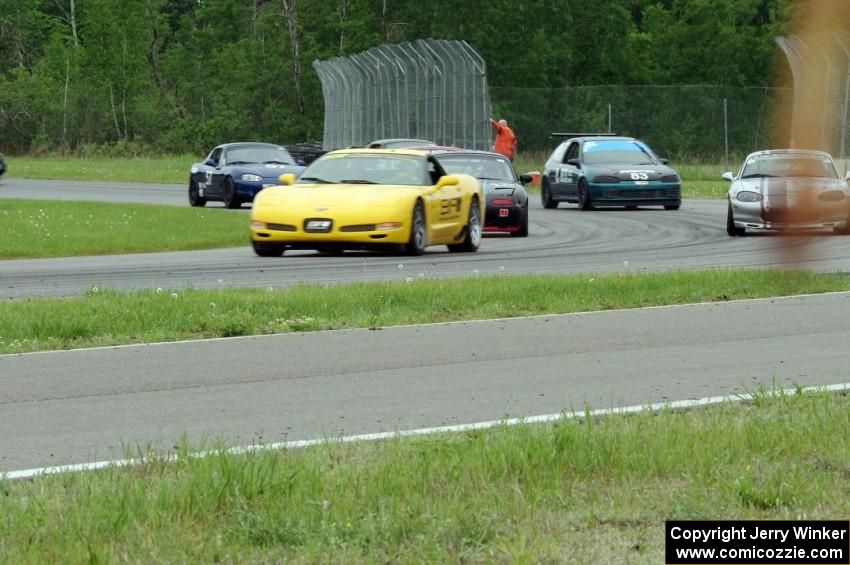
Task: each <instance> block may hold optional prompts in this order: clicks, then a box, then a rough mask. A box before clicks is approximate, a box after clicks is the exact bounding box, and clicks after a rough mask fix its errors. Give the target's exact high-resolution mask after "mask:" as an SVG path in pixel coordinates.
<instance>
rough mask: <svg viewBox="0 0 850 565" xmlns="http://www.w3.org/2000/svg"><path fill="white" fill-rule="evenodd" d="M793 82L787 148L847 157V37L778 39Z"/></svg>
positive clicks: (849, 79) (849, 35)
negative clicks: (799, 147) (800, 147)
mask: <svg viewBox="0 0 850 565" xmlns="http://www.w3.org/2000/svg"><path fill="white" fill-rule="evenodd" d="M776 44H777V45H778V46H779V47H780V49H782V52H783V53H784V54H785V57H786V59H787V60H788V66H789V67H790V69H791V76H792V78H793V80H794V100H793V105H792V111H791V116H792V124H791V144H792V145H794V146H797V145H812V146H814V148H816V149H822V150H824V151H829V152H831V153H832V154H833V155H836V156H839V157H841V158H844V159H846V158H847V152H848V145H850V139H849V138H848V131H847V130H848V120H850V112H848V110H850V105H849V104H848V102H850V33H849V32H834V33H817V34H808V35H807V36H806V37H801V36H797V35H789V36H780V37H777V38H776Z"/></svg>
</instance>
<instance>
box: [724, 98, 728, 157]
mask: <svg viewBox="0 0 850 565" xmlns="http://www.w3.org/2000/svg"><path fill="white" fill-rule="evenodd" d="M728 102H729V99H728V98H724V99H723V138H724V140H723V147H724V150H723V155H724V162H723V167H724V170H726V171H728V170H729V104H728Z"/></svg>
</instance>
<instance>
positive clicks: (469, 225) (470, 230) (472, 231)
mask: <svg viewBox="0 0 850 565" xmlns="http://www.w3.org/2000/svg"><path fill="white" fill-rule="evenodd" d="M465 231H466V235H465V237H464V239H463V241H462V242H461V243H457V244H454V245H449V251H452V252H458V251H460V252H466V253H475V252H476V251H478V248H479V247H480V246H481V236H482V232H483V228H482V226H481V206H480V205H479V204H478V200H477V199H475V198H473V199H472V202H470V203H469V218H468V219H467V221H466V228H465Z"/></svg>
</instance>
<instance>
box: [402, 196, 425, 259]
mask: <svg viewBox="0 0 850 565" xmlns="http://www.w3.org/2000/svg"><path fill="white" fill-rule="evenodd" d="M427 245H428V233H427V232H426V230H425V212H423V211H422V202H420V201H419V200H417V201H416V206H414V207H413V216H412V219H411V224H410V239H408V240H407V245H405V247H404V250H405V252H406V253H407V254H408V255H422V254H423V253H425V247H427Z"/></svg>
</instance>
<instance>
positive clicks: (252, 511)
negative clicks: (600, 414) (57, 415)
mask: <svg viewBox="0 0 850 565" xmlns="http://www.w3.org/2000/svg"><path fill="white" fill-rule="evenodd" d="M848 427H850V402H848V399H847V397H846V396H842V395H830V394H826V393H806V394H791V395H782V396H779V397H771V396H768V395H765V394H761V395H756V398H755V400H754V401H753V402H750V403H748V404H746V405H743V406H741V405H737V404H729V405H720V406H715V407H711V408H707V409H702V410H694V411H689V412H672V411H662V412H661V413H659V414H651V413H642V414H636V415H630V416H623V415H615V416H610V417H604V418H598V419H577V420H564V421H561V422H558V423H556V424H552V425H536V426H532V425H519V426H513V427H499V428H495V429H491V430H486V431H474V432H466V433H461V434H456V435H445V436H428V437H419V438H397V439H392V440H387V441H382V442H376V443H372V444H335V443H333V442H329V443H328V444H326V445H323V446H320V447H316V448H309V449H303V450H289V451H263V452H255V453H251V454H247V455H234V454H230V453H227V452H226V451H225V449H224V448H223V447H219V449H218V451H217V452H214V453H213V454H212V455H210V456H208V457H204V458H193V457H182V455H186V453H187V452H188V447H187V446H186V445H182V446H179V447H178V448H177V455H178V458H177V459H176V462H168V461H166V460H165V459H163V458H160V457H156V456H150V457H148V458H147V460H146V461H145V462H143V463H142V464H141V465H139V466H136V467H132V468H109V469H105V470H100V471H95V472H90V473H73V474H64V475H51V476H45V477H40V478H37V479H35V480H33V481H31V482H14V483H9V482H3V481H2V480H0V493H2V496H0V556H2V557H3V560H4V561H5V562H11V563H27V562H32V563H43V562H59V561H61V562H117V561H130V562H137V561H144V562H219V561H223V562H255V561H277V560H282V561H294V562H401V563H421V562H441V563H447V562H451V563H457V562H502V563H535V562H546V563H549V562H551V563H561V562H572V563H659V562H662V561H663V543H664V542H663V537H664V520H667V519H759V520H764V519H785V520H788V519H799V518H807V519H819V518H820V519H826V518H831V519H834V518H835V517H840V516H847V515H848V514H850V496H848V494H850V488H848V481H847V473H848V468H850V435H848V434H847V433H846V431H847V429H848ZM171 461H173V460H171Z"/></svg>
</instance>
